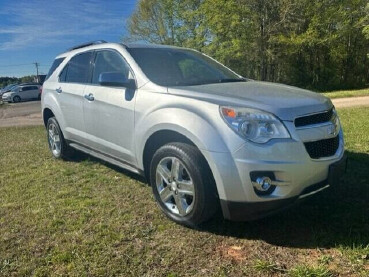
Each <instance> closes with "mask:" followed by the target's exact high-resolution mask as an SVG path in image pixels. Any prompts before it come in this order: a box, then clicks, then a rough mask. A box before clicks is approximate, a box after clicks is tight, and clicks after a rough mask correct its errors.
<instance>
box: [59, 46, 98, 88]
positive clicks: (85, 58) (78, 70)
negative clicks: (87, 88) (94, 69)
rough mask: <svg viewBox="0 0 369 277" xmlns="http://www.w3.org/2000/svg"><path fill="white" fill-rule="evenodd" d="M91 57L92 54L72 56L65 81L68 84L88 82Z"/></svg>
mask: <svg viewBox="0 0 369 277" xmlns="http://www.w3.org/2000/svg"><path fill="white" fill-rule="evenodd" d="M91 56H92V52H86V53H82V54H79V55H77V56H74V57H73V58H72V59H71V60H70V61H69V62H68V68H67V70H66V76H65V81H66V82H68V83H87V82H88V81H89V80H88V77H89V73H90V61H91Z"/></svg>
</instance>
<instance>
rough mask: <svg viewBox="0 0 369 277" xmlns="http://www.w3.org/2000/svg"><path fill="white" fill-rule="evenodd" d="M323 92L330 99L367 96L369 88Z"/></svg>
mask: <svg viewBox="0 0 369 277" xmlns="http://www.w3.org/2000/svg"><path fill="white" fill-rule="evenodd" d="M323 94H324V95H325V96H327V97H329V98H331V99H334V98H345V97H358V96H369V89H360V90H339V91H331V92H324V93H323Z"/></svg>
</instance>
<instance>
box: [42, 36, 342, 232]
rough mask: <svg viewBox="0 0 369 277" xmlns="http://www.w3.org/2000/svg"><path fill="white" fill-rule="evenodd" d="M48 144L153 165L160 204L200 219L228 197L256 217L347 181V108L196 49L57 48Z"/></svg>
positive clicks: (233, 210)
mask: <svg viewBox="0 0 369 277" xmlns="http://www.w3.org/2000/svg"><path fill="white" fill-rule="evenodd" d="M42 113H43V120H44V123H45V127H46V129H47V138H48V144H49V147H50V151H51V153H52V155H53V156H54V157H55V158H70V157H71V156H72V155H73V153H74V150H79V151H82V152H85V153H88V154H90V155H92V156H95V157H97V158H99V159H102V160H105V161H107V162H109V163H112V164H115V165H117V166H119V167H122V168H125V169H128V170H130V171H133V172H135V173H138V174H142V175H144V176H145V177H146V178H147V180H148V182H149V183H150V185H151V187H152V191H153V194H154V196H155V199H156V201H157V203H158V206H159V207H160V208H161V210H162V211H163V212H164V213H165V215H166V216H168V217H169V218H170V219H172V220H174V221H175V222H177V223H180V224H183V225H187V226H196V225H198V224H200V223H202V222H204V221H206V220H208V219H210V218H211V217H212V216H213V215H214V213H215V212H216V210H217V208H218V207H220V208H221V211H222V214H223V216H224V218H226V219H230V220H253V219H257V218H260V217H262V216H266V215H268V214H271V213H273V212H275V211H278V210H281V209H283V208H285V207H287V206H289V205H291V204H293V203H295V202H297V201H298V200H300V199H302V198H305V197H307V196H310V195H312V194H315V193H317V192H320V191H322V190H324V189H326V188H328V187H329V186H330V185H332V184H334V183H335V182H337V181H338V179H339V177H340V175H341V173H342V172H343V171H344V169H345V165H346V156H345V154H344V140H343V133H342V129H341V125H340V120H339V117H338V115H337V112H336V110H335V108H334V106H333V105H332V103H331V101H330V100H329V99H327V98H326V97H324V96H321V95H319V94H317V93H314V92H310V91H307V90H302V89H298V88H295V87H291V86H286V85H281V84H274V83H267V82H258V81H253V80H249V79H246V78H244V77H242V76H240V75H238V74H237V73H235V72H233V71H232V70H230V69H229V68H227V67H225V66H224V65H222V64H221V63H219V62H217V61H216V60H214V59H212V58H211V57H209V56H207V55H204V54H202V53H200V52H198V51H195V50H191V49H186V48H178V47H171V46H158V45H138V44H128V45H124V44H119V43H106V42H104V41H96V42H91V43H86V44H83V45H79V46H76V47H74V48H72V49H70V50H69V51H67V52H66V53H63V54H61V55H59V56H57V57H56V59H55V61H54V63H53V65H52V67H51V69H50V71H49V74H48V76H47V80H46V81H45V83H44V85H43V93H42Z"/></svg>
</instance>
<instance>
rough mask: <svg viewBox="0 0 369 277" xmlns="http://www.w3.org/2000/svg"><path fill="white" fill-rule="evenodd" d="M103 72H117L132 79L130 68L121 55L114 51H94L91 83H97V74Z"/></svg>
mask: <svg viewBox="0 0 369 277" xmlns="http://www.w3.org/2000/svg"><path fill="white" fill-rule="evenodd" d="M103 72H117V73H121V74H123V75H124V76H125V77H126V78H127V79H132V75H131V73H130V69H129V66H128V64H127V63H126V61H125V60H124V59H123V57H122V56H121V55H120V54H118V53H117V52H114V51H108V50H104V51H99V52H97V53H96V58H95V66H94V71H93V73H92V83H93V84H99V76H100V74H101V73H103Z"/></svg>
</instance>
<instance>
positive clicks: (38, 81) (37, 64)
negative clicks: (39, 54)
mask: <svg viewBox="0 0 369 277" xmlns="http://www.w3.org/2000/svg"><path fill="white" fill-rule="evenodd" d="M33 64H34V65H35V66H36V73H37V75H36V78H37V83H40V80H39V78H38V67H39V66H40V64H39V63H38V62H34V63H33Z"/></svg>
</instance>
